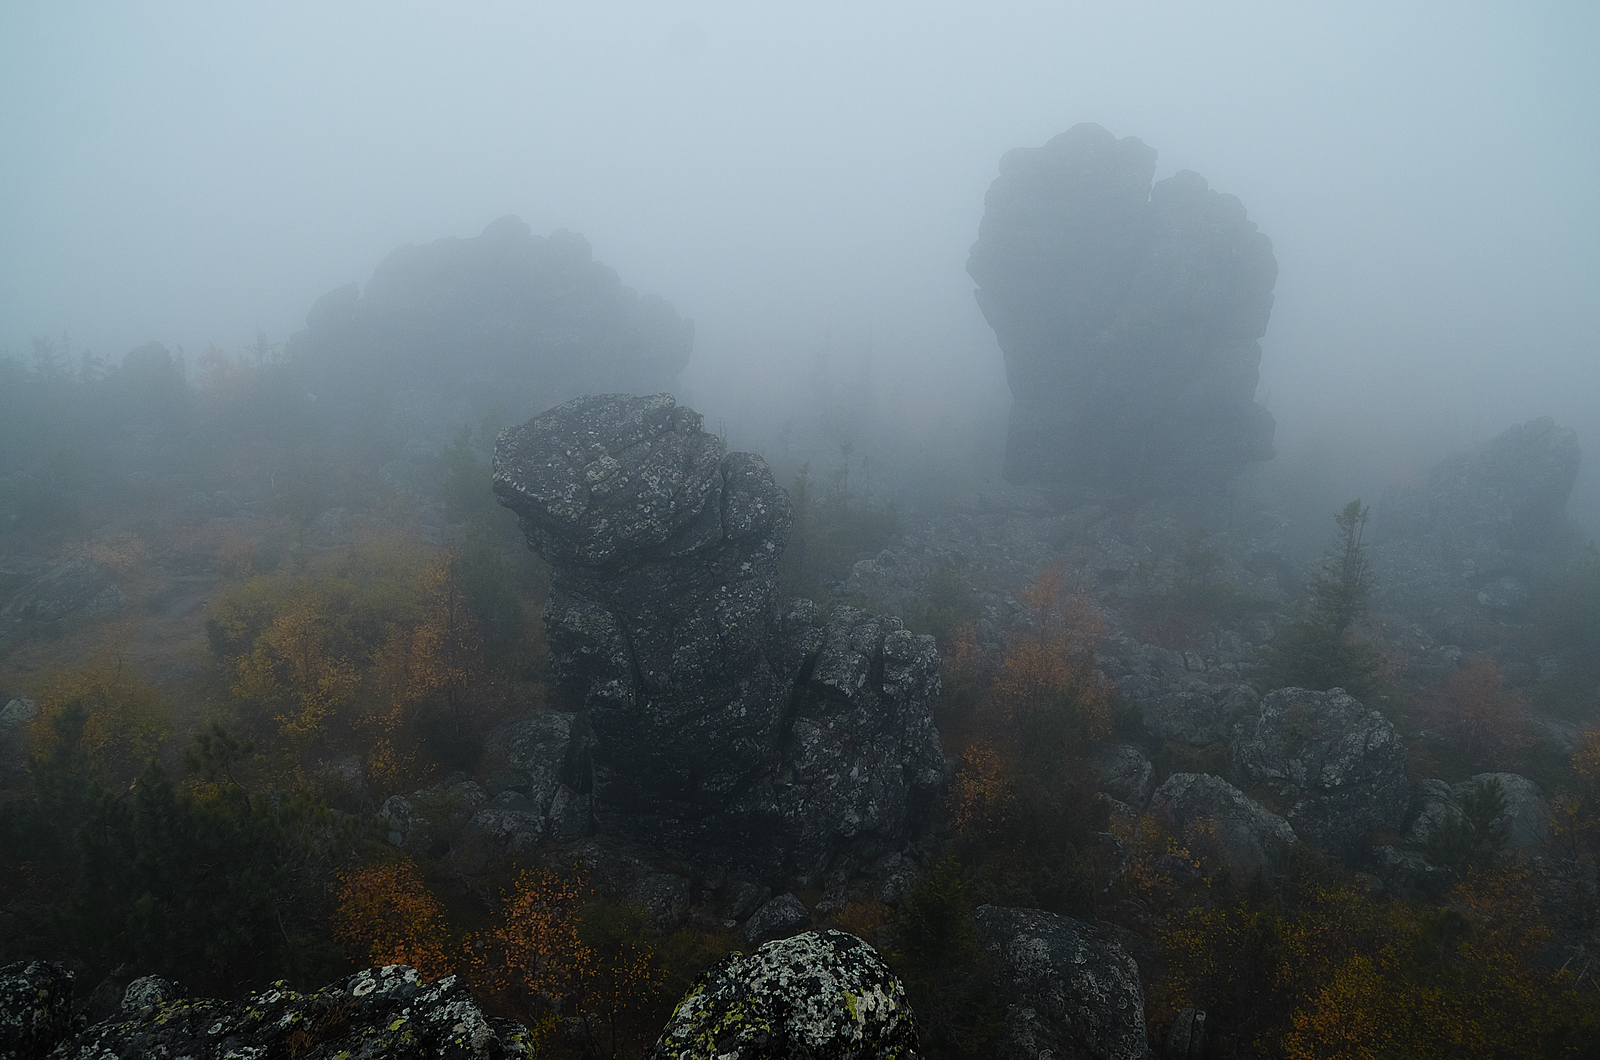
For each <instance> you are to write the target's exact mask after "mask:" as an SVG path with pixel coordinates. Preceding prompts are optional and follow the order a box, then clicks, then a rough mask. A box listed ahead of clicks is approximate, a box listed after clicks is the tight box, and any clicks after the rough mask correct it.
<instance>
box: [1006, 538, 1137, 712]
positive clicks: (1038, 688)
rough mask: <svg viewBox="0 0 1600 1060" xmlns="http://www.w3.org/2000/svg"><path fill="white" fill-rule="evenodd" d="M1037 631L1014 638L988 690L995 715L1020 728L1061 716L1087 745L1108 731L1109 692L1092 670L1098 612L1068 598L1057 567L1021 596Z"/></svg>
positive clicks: (1084, 600)
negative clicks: (1068, 719)
mask: <svg viewBox="0 0 1600 1060" xmlns="http://www.w3.org/2000/svg"><path fill="white" fill-rule="evenodd" d="M1018 595H1019V596H1021V597H1022V600H1023V602H1024V603H1026V604H1027V605H1028V607H1029V609H1030V610H1032V611H1033V615H1034V620H1035V622H1036V624H1037V631H1036V632H1035V633H1034V634H1032V635H1019V636H1017V637H1015V638H1014V639H1013V640H1012V642H1011V645H1010V647H1008V648H1007V650H1006V653H1005V656H1004V658H1003V659H1002V660H1001V663H1000V668H999V672H998V673H997V674H996V675H995V679H994V684H993V686H992V688H991V695H992V696H993V699H994V702H995V704H996V705H997V706H998V707H999V710H1000V712H1001V714H1002V715H1003V716H1004V717H1005V718H1006V719H1007V720H1008V721H1010V722H1011V723H1012V724H1013V725H1015V726H1018V727H1026V726H1027V725H1028V724H1029V723H1030V722H1033V721H1036V720H1038V719H1040V718H1041V717H1042V716H1044V715H1045V714H1047V713H1049V712H1052V711H1062V710H1064V711H1067V712H1069V713H1070V714H1071V715H1072V720H1073V721H1074V722H1076V724H1077V726H1078V727H1079V728H1080V729H1081V730H1082V732H1083V735H1084V736H1085V737H1087V738H1088V739H1089V740H1101V739H1104V738H1105V737H1106V736H1107V735H1108V734H1109V733H1110V731H1111V695H1112V686H1111V683H1110V682H1109V681H1107V680H1106V679H1105V677H1104V676H1103V675H1102V674H1101V673H1100V671H1099V669H1098V668H1097V667H1096V666H1095V646H1096V644H1098V642H1099V640H1100V638H1101V637H1102V636H1103V635H1104V633H1105V623H1104V621H1103V620H1102V619H1101V618H1100V615H1099V612H1097V611H1096V610H1095V608H1094V605H1093V604H1092V603H1091V602H1090V601H1089V598H1088V597H1087V596H1086V595H1085V594H1084V593H1083V592H1082V591H1081V590H1079V591H1075V592H1073V593H1071V594H1070V595H1068V593H1067V590H1066V585H1065V581H1064V579H1063V576H1062V573H1061V570H1060V568H1059V567H1046V568H1045V569H1044V570H1043V571H1041V572H1040V573H1039V580H1038V581H1037V582H1035V583H1034V584H1033V585H1031V586H1029V587H1027V588H1025V589H1023V590H1021V592H1020V593H1019V594H1018Z"/></svg>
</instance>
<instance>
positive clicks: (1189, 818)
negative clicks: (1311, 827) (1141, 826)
mask: <svg viewBox="0 0 1600 1060" xmlns="http://www.w3.org/2000/svg"><path fill="white" fill-rule="evenodd" d="M1150 804H1151V806H1152V807H1154V809H1155V813H1156V816H1157V817H1158V818H1159V819H1160V820H1161V821H1162V823H1163V824H1165V825H1166V826H1167V827H1168V828H1170V829H1171V830H1172V831H1173V833H1174V834H1175V835H1177V836H1178V838H1179V839H1181V840H1182V841H1183V844H1184V845H1185V846H1186V847H1188V849H1189V851H1190V852H1191V853H1192V854H1194V855H1195V856H1196V857H1198V858H1200V859H1202V860H1204V861H1207V862H1210V863H1211V865H1212V866H1213V867H1226V868H1227V869H1228V870H1229V871H1231V872H1233V873H1234V874H1236V875H1239V876H1247V875H1249V874H1250V873H1252V872H1256V871H1258V870H1261V869H1270V868H1272V867H1273V866H1275V865H1277V864H1279V863H1280V862H1281V860H1282V853H1283V850H1284V848H1285V847H1287V846H1288V845H1289V844H1290V843H1293V842H1294V841H1295V834H1294V829H1292V828H1290V827H1289V822H1287V821H1285V820H1284V819H1283V818H1282V817H1279V816H1278V815H1277V814H1275V813H1273V812H1272V811H1271V810H1269V809H1267V808H1266V807H1265V806H1262V805H1261V804H1260V803H1258V802H1256V801H1255V800H1254V799H1252V798H1250V797H1249V796H1248V795H1246V794H1245V793H1244V792H1242V791H1240V790H1239V789H1238V788H1236V787H1234V786H1233V785H1232V784H1229V783H1228V782H1227V781H1226V780H1223V779H1222V778H1221V777H1214V776H1212V775H1211V774H1209V773H1174V774H1172V776H1170V777H1168V778H1167V779H1166V780H1165V781H1163V782H1162V784H1161V786H1160V787H1159V788H1157V789H1156V793H1155V795H1154V796H1152V798H1151V803H1150Z"/></svg>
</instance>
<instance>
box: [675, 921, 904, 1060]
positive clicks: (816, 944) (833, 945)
mask: <svg viewBox="0 0 1600 1060" xmlns="http://www.w3.org/2000/svg"><path fill="white" fill-rule="evenodd" d="M916 1055H917V1031H916V1023H915V1020H914V1019H913V1017H912V1013H911V1009H910V1007H909V1006H908V1005H907V1004H906V991H905V987H904V986H903V985H901V983H900V980H899V979H898V978H897V977H896V976H895V974H894V973H893V972H891V971H890V970H889V967H888V965H886V964H884V963H883V959H882V958H881V957H879V956H878V954H877V951H876V950H874V949H873V948H872V947H871V946H869V945H867V944H866V943H865V942H863V941H862V940H861V939H859V938H857V937H856V936H854V935H851V934H848V933H846V932H843V931H822V932H816V931H808V932H806V933H805V934H803V935H796V936H794V937H793V938H787V939H782V940H780V941H777V942H769V943H767V944H766V945H765V946H762V947H761V948H759V949H757V950H756V951H755V952H754V953H752V954H750V955H748V956H746V955H744V954H737V953H736V954H734V955H733V956H731V957H728V958H727V959H725V960H723V961H722V962H721V963H720V964H717V965H716V966H714V967H712V968H711V969H710V970H708V971H707V972H706V973H705V974H704V975H702V976H701V977H700V979H699V981H698V982H696V983H695V985H694V986H693V987H691V988H690V990H689V992H688V994H686V995H684V998H683V1000H682V1001H680V1002H678V1007H677V1008H675V1009H674V1010H673V1012H672V1017H671V1018H670V1019H669V1020H668V1021H667V1026H666V1029H665V1030H663V1031H662V1032H661V1037H660V1039H659V1040H658V1041H657V1042H656V1044H655V1046H654V1048H652V1049H651V1050H650V1052H649V1053H648V1054H647V1056H648V1057H649V1060H711V1058H713V1057H716V1058H719V1060H802V1058H803V1060H847V1058H858V1060H859V1058H866V1057H871V1058H873V1060H910V1058H912V1057H915V1056H916Z"/></svg>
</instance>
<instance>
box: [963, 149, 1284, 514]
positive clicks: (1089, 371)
mask: <svg viewBox="0 0 1600 1060" xmlns="http://www.w3.org/2000/svg"><path fill="white" fill-rule="evenodd" d="M1155 162H1156V152H1155V151H1154V149H1152V148H1150V147H1147V146H1146V145H1145V144H1144V143H1142V142H1140V141H1139V140H1136V139H1134V138H1132V137H1128V138H1126V139H1122V140H1118V139H1116V138H1115V137H1114V136H1112V135H1111V133H1109V132H1107V131H1106V130H1105V129H1102V128H1101V127H1100V126H1098V125H1093V124H1083V125H1076V126H1074V127H1073V128H1071V129H1069V130H1068V131H1066V132H1064V133H1062V134H1061V135H1060V136H1057V137H1056V138H1054V139H1053V140H1051V141H1050V142H1049V143H1047V144H1045V145H1044V146H1043V147H1038V148H1019V149H1017V150H1014V151H1011V152H1009V153H1008V154H1007V155H1006V156H1005V157H1004V158H1002V159H1001V161H1000V176H999V178H998V179H996V180H995V182H994V183H993V184H992V185H991V186H990V188H989V193H988V195H987V196H986V197H985V199H984V215H983V222H982V226H981V228H980V229H979V236H978V241H977V242H976V243H975V244H973V247H972V254H971V257H970V258H969V259H968V261H967V272H968V273H969V274H970V275H971V276H972V278H973V279H974V280H976V281H977V284H978V291H977V297H978V304H979V306H980V307H981V308H982V309H983V313H984V316H985V318H987V320H988V321H989V324H990V326H991V327H993V328H994V330H995V335H996V337H997V338H998V340H999V343H1000V349H1001V351H1002V352H1003V353H1004V354H1005V360H1006V373H1007V376H1008V378H1009V380H1010V383H1011V393H1012V396H1013V397H1014V399H1015V401H1016V404H1015V406H1014V407H1013V409H1012V413H1011V428H1010V435H1009V437H1008V439H1007V446H1006V478H1007V479H1008V480H1010V481H1012V482H1031V483H1040V484H1048V485H1064V486H1068V487H1076V488H1081V489H1086V490H1088V491H1090V492H1093V493H1118V494H1120V493H1127V492H1136V493H1137V492H1150V491H1153V490H1154V489H1155V488H1157V487H1168V488H1170V487H1171V486H1173V485H1175V484H1183V485H1190V486H1195V487H1198V488H1200V489H1207V488H1211V487H1213V486H1214V485H1215V484H1217V483H1218V482H1220V481H1223V480H1225V479H1226V478H1228V477H1229V476H1230V475H1232V474H1233V473H1234V472H1236V471H1238V470H1239V469H1240V468H1241V467H1243V466H1244V465H1245V464H1247V463H1249V462H1251V461H1256V460H1264V459H1267V458H1268V457H1270V456H1271V453H1272V434H1273V429H1274V424H1273V420H1272V416H1271V415H1270V414H1269V413H1268V412H1267V410H1266V409H1264V408H1262V407H1261V406H1260V405H1258V404H1256V403H1255V389H1256V382H1257V377H1258V370H1259V367H1260V362H1261V347H1260V345H1259V343H1258V342H1257V340H1258V339H1260V338H1261V336H1262V335H1263V334H1264V333H1265V332H1266V327H1267V318H1268V316H1269V315H1270V313H1271V311H1272V287H1273V284H1274V283H1275V282H1276V279H1277V274H1278V264H1277V260H1276V259H1275V258H1274V257H1273V253H1272V243H1271V241H1270V240H1268V239H1267V237H1266V236H1264V235H1262V234H1261V233H1260V232H1258V231H1257V230H1256V226H1255V225H1254V224H1253V223H1251V222H1250V221H1249V220H1247V219H1246V217H1245V210H1244V207H1243V206H1242V205H1240V203H1239V200H1238V199H1236V198H1234V197H1233V196H1231V195H1223V194H1220V193H1218V192H1215V191H1212V190H1210V189H1209V188H1208V187H1207V186H1206V182H1205V180H1204V179H1203V178H1202V177H1200V176H1199V175H1198V174H1196V173H1192V172H1188V171H1185V172H1182V173H1179V174H1177V175H1176V176H1173V177H1170V178H1168V179H1166V180H1163V181H1161V182H1160V183H1159V184H1156V185H1154V187H1152V186H1151V180H1152V178H1153V176H1154V174H1155Z"/></svg>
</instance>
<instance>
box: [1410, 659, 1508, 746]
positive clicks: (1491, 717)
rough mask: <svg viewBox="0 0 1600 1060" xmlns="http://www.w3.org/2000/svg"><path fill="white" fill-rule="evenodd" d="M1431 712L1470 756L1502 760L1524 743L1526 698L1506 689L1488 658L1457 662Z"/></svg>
mask: <svg viewBox="0 0 1600 1060" xmlns="http://www.w3.org/2000/svg"><path fill="white" fill-rule="evenodd" d="M1433 713H1434V715H1435V718H1436V721H1437V724H1439V726H1440V727H1441V728H1443V729H1444V730H1445V731H1447V732H1449V733H1451V734H1452V735H1453V736H1454V737H1455V738H1456V742H1457V743H1459V744H1460V745H1461V749H1462V750H1463V751H1465V752H1466V753H1467V754H1468V755H1471V756H1473V757H1478V756H1483V755H1488V756H1491V757H1501V756H1504V755H1505V754H1506V753H1507V752H1515V751H1516V750H1517V749H1518V748H1520V747H1522V746H1523V745H1525V744H1526V743H1527V738H1526V735H1525V733H1524V731H1523V728H1524V724H1525V721H1526V719H1527V714H1528V701H1527V698H1526V697H1525V696H1523V695H1522V694H1521V693H1520V692H1516V691H1513V690H1511V689H1508V688H1506V686H1505V676H1504V674H1502V673H1501V670H1500V664H1499V663H1498V662H1497V661H1495V659H1493V658H1492V657H1490V656H1486V655H1469V656H1467V657H1466V658H1464V659H1462V660H1461V661H1460V662H1459V663H1457V664H1456V667H1455V669H1454V670H1452V671H1451V672H1450V675H1449V676H1448V677H1446V678H1445V681H1444V687H1443V689H1442V690H1441V692H1440V694H1439V697H1438V699H1437V701H1436V703H1435V705H1434V707H1433ZM1499 764H1504V763H1499Z"/></svg>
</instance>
